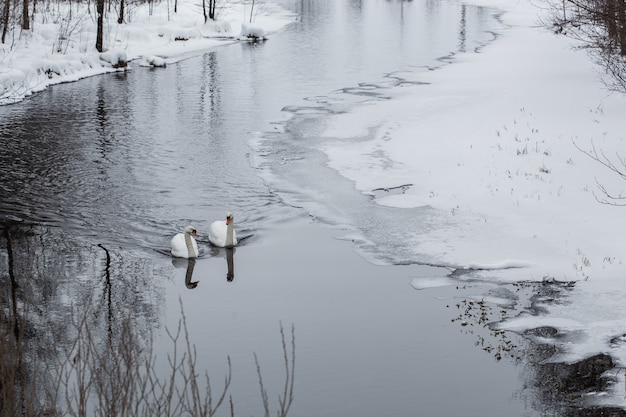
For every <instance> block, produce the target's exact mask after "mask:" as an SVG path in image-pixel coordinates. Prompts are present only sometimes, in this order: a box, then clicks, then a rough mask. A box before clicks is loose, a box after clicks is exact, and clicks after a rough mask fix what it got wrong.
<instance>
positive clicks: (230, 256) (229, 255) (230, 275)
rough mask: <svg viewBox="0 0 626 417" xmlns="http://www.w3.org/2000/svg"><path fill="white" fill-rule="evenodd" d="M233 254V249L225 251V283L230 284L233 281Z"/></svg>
mask: <svg viewBox="0 0 626 417" xmlns="http://www.w3.org/2000/svg"><path fill="white" fill-rule="evenodd" d="M234 254H235V249H234V248H227V249H226V264H227V265H228V272H227V273H226V281H228V282H232V281H233V280H234V279H235V261H234V260H233V255H234Z"/></svg>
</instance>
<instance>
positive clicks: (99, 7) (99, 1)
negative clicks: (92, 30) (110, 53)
mask: <svg viewBox="0 0 626 417" xmlns="http://www.w3.org/2000/svg"><path fill="white" fill-rule="evenodd" d="M96 13H97V15H98V29H97V34H96V49H97V50H98V52H103V51H104V49H103V46H102V44H103V36H102V32H103V30H104V0H96Z"/></svg>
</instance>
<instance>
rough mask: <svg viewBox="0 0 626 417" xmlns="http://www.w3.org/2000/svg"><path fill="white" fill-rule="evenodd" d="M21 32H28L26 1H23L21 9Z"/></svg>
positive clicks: (28, 19) (28, 20)
mask: <svg viewBox="0 0 626 417" xmlns="http://www.w3.org/2000/svg"><path fill="white" fill-rule="evenodd" d="M22 30H30V17H28V0H24V5H23V8H22Z"/></svg>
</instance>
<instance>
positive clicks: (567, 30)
mask: <svg viewBox="0 0 626 417" xmlns="http://www.w3.org/2000/svg"><path fill="white" fill-rule="evenodd" d="M550 8H551V10H552V15H551V16H550V24H551V25H552V27H553V29H554V31H555V32H556V33H559V34H563V35H565V36H569V37H571V38H574V39H577V40H579V41H581V42H582V43H583V47H584V48H585V49H587V50H588V51H589V52H590V54H591V57H592V58H593V59H594V60H595V61H596V62H597V63H598V64H599V65H601V66H602V67H603V68H604V69H605V71H606V73H607V74H608V75H609V77H607V79H605V82H606V84H607V86H608V87H609V88H611V89H614V90H620V91H626V2H624V1H623V0H554V1H553V2H552V3H550Z"/></svg>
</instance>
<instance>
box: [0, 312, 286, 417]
mask: <svg viewBox="0 0 626 417" xmlns="http://www.w3.org/2000/svg"><path fill="white" fill-rule="evenodd" d="M181 310H182V307H181ZM92 313H93V312H92V311H83V312H80V313H79V312H76V311H75V312H74V314H73V315H72V318H71V325H70V327H71V329H72V332H73V333H74V334H75V337H74V339H73V342H72V343H70V344H69V345H68V346H64V347H59V349H58V355H57V357H56V359H55V360H54V361H52V363H49V364H48V365H45V366H42V365H41V364H36V363H30V364H26V363H25V357H26V356H25V355H24V354H23V349H22V345H23V343H24V341H25V339H24V338H22V337H21V336H20V335H19V334H15V333H14V332H13V329H12V326H11V323H10V321H7V320H2V321H1V324H0V327H2V336H3V338H4V339H3V340H2V342H3V343H0V417H8V416H11V417H15V416H18V415H19V416H24V417H30V416H40V415H45V416H49V417H65V416H71V417H91V416H95V417H121V416H124V417H160V416H167V417H175V416H189V417H201V416H202V417H210V416H214V415H215V414H216V413H217V412H218V410H221V409H223V408H226V411H225V412H228V411H227V410H228V409H227V407H230V415H231V416H234V401H233V397H232V395H231V394H230V392H229V390H230V385H231V380H232V371H231V361H230V357H227V359H226V361H227V365H228V370H227V372H226V374H225V376H224V377H223V380H222V383H221V384H218V385H219V388H216V387H215V386H214V384H213V381H212V379H211V378H210V376H209V374H208V372H206V371H205V372H204V373H202V372H201V370H199V369H198V366H197V362H196V359H197V352H196V347H195V345H193V344H192V343H191V341H190V339H189V332H188V329H187V324H186V318H185V315H184V313H183V315H182V318H181V320H180V321H179V324H178V328H177V329H176V330H175V331H169V330H168V331H167V335H168V338H169V341H170V342H171V345H172V348H171V350H170V353H169V354H168V357H167V366H166V367H165V368H166V370H165V371H159V370H158V369H157V368H158V367H157V366H156V356H155V354H154V352H153V348H152V338H148V339H149V340H148V341H145V340H144V339H142V338H140V337H139V336H138V334H137V332H136V331H134V329H133V326H132V320H130V318H129V319H126V320H125V321H124V322H123V323H122V326H121V331H120V332H119V334H117V335H116V337H110V335H109V337H106V338H105V340H101V339H100V338H98V337H97V336H98V335H96V334H95V333H94V332H93V331H92V328H91V325H90V322H89V318H90V317H91V314H92ZM2 318H5V317H2ZM280 334H281V338H282V346H283V354H284V361H285V369H286V376H285V386H284V393H283V395H282V396H279V410H278V416H280V417H286V416H287V413H288V411H289V408H290V406H291V404H292V402H293V398H294V397H293V378H294V364H295V332H294V328H293V326H292V339H291V355H290V356H289V355H288V349H287V344H286V341H285V334H284V330H283V326H282V324H281V326H280ZM61 343H62V342H60V341H59V344H61ZM255 359H256V355H255ZM256 364H257V371H258V375H259V384H260V385H261V392H262V395H264V401H263V404H264V408H265V410H264V411H265V415H266V416H269V413H270V411H269V410H270V408H269V404H268V401H267V393H266V391H265V389H264V387H263V382H262V376H261V371H260V365H259V362H258V360H257V362H256ZM36 374H38V375H39V376H38V377H37V378H35V377H34V375H36ZM35 380H36V381H37V382H38V384H35Z"/></svg>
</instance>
